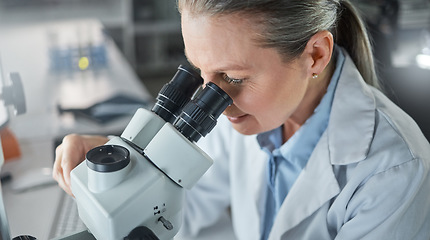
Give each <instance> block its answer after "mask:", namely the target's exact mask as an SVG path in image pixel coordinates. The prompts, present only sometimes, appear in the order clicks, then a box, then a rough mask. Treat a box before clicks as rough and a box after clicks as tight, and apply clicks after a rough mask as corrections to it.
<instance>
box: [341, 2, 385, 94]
mask: <svg viewBox="0 0 430 240" xmlns="http://www.w3.org/2000/svg"><path fill="white" fill-rule="evenodd" d="M339 3H340V7H339V10H338V22H337V27H336V30H335V33H334V34H335V42H336V44H337V45H339V46H342V47H343V48H345V49H346V51H347V52H348V53H349V54H350V56H351V58H352V60H353V61H354V63H355V64H356V67H357V69H358V71H359V72H360V74H361V76H362V77H363V79H364V81H365V82H366V83H368V84H369V85H372V86H374V87H376V88H380V84H379V81H378V78H377V75H376V70H375V64H374V59H373V53H372V47H371V44H370V40H369V36H368V34H367V30H366V27H365V25H364V23H363V21H362V19H361V17H360V15H359V13H358V11H357V10H356V8H355V7H354V6H353V5H352V4H351V3H350V2H349V1H348V0H340V1H339Z"/></svg>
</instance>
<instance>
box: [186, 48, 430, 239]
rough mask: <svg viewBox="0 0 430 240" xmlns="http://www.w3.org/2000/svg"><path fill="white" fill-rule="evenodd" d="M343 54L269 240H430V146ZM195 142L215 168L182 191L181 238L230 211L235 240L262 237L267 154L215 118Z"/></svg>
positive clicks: (401, 113)
mask: <svg viewBox="0 0 430 240" xmlns="http://www.w3.org/2000/svg"><path fill="white" fill-rule="evenodd" d="M344 54H345V56H346V59H345V64H344V67H343V71H342V73H341V76H340V79H339V82H338V85H337V89H336V92H335V95H334V100H333V105H332V110H331V114H330V120H329V124H328V127H327V130H326V131H325V132H324V134H323V135H322V137H321V139H320V141H319V142H318V144H317V146H316V148H315V150H314V151H313V153H312V155H311V157H310V159H309V162H308V163H307V165H306V167H305V168H304V169H303V171H302V172H301V174H300V175H299V177H298V179H297V180H296V182H295V183H294V185H293V187H292V189H291V191H290V192H289V193H288V195H287V197H286V198H285V200H284V202H283V204H282V206H281V208H280V210H279V212H278V214H277V216H276V219H275V222H274V224H273V228H272V231H271V233H270V236H269V239H294V240H295V239H318V240H320V239H348V240H350V239H377V240H379V239H390V240H392V239H401V240H406V239H425V240H428V239H430V176H429V168H430V145H429V143H428V141H427V140H426V139H425V137H424V136H423V134H422V133H421V131H420V130H419V128H418V126H417V125H416V124H415V122H414V121H413V120H412V119H411V118H410V117H409V116H408V115H406V114H405V113H404V112H403V111H402V110H400V109H399V108H398V107H397V106H395V105H394V104H393V103H391V102H390V101H389V100H388V99H387V98H386V97H385V96H384V95H383V94H381V93H380V92H379V91H378V90H376V89H374V88H372V87H370V86H368V85H366V83H365V82H364V81H363V79H362V78H361V76H360V74H359V72H358V71H357V69H356V67H355V66H354V64H353V62H352V60H351V58H350V57H349V56H348V54H347V53H344ZM423 104H426V103H423ZM267 117H270V116H267ZM199 144H200V146H201V147H202V149H203V150H205V151H206V152H207V153H208V154H209V155H210V156H211V157H212V158H213V159H214V162H215V163H214V165H213V166H212V167H211V168H210V169H209V170H208V172H207V173H206V174H205V175H204V176H203V177H202V179H200V181H199V182H198V183H197V184H196V186H195V187H194V188H193V189H191V190H190V191H188V192H187V201H186V207H185V209H184V213H185V217H184V223H183V229H182V233H183V234H188V233H189V234H196V233H197V232H198V231H199V230H200V229H202V228H204V227H207V226H210V225H211V224H213V223H214V222H216V221H217V219H218V218H219V216H220V215H221V214H222V212H224V211H225V210H226V209H227V208H229V207H230V210H231V217H232V222H233V227H234V231H235V234H236V236H237V238H238V239H243V240H251V239H260V236H261V232H262V228H261V226H262V224H261V222H262V218H263V216H264V214H263V212H264V207H265V202H264V201H265V196H266V193H265V191H266V176H265V174H266V165H267V155H266V153H264V152H263V151H262V150H261V149H260V147H259V145H258V143H257V140H256V136H255V135H254V136H244V135H241V134H239V133H238V132H236V131H235V130H234V129H232V127H231V125H230V123H229V122H228V120H226V118H224V117H221V118H220V119H219V123H218V125H217V127H216V128H215V129H214V130H213V131H212V132H211V133H209V134H208V136H207V137H206V138H204V139H201V140H200V143H199Z"/></svg>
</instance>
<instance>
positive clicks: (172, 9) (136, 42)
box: [0, 0, 430, 134]
mask: <svg viewBox="0 0 430 240" xmlns="http://www.w3.org/2000/svg"><path fill="white" fill-rule="evenodd" d="M353 2H355V3H356V4H357V6H358V7H359V9H360V10H361V12H362V14H363V16H364V17H365V19H366V23H367V25H368V27H369V32H370V34H371V37H372V39H373V40H372V41H373V45H374V53H375V57H376V59H377V67H378V73H379V75H380V76H381V80H382V83H383V87H384V90H385V92H386V93H387V95H388V96H389V97H390V98H392V99H393V100H394V101H395V102H396V103H397V104H399V105H400V106H401V107H403V108H404V109H405V110H406V111H407V112H408V113H409V114H411V115H412V116H413V117H415V118H416V119H417V121H418V122H419V123H420V125H421V126H422V128H424V129H423V130H424V131H425V132H426V133H427V134H428V132H430V129H429V128H430V121H429V110H428V109H429V107H427V106H426V105H427V103H428V102H429V100H430V98H429V97H428V96H430V94H428V92H429V90H430V74H429V71H430V1H429V0H353ZM82 18H94V19H98V20H100V22H101V23H102V24H103V26H104V29H105V33H106V34H107V35H109V37H111V38H112V39H113V40H114V42H115V43H116V45H117V46H118V48H119V49H120V51H121V52H122V53H123V55H124V56H125V58H126V60H127V61H128V63H129V64H130V65H131V66H132V68H133V69H134V71H135V72H136V74H137V76H138V77H139V79H140V80H141V81H142V82H143V83H144V85H145V86H146V87H147V88H148V90H149V91H150V93H151V94H152V95H153V96H155V95H156V93H157V92H158V90H159V89H160V88H161V86H162V85H163V84H164V83H166V82H167V81H169V80H170V78H171V76H173V74H174V72H175V70H176V66H178V64H180V63H183V62H185V61H186V60H185V57H184V52H183V48H184V46H183V42H182V37H181V33H180V16H179V14H178V11H177V9H176V1H175V0H121V1H118V0H0V25H14V24H25V23H28V22H32V23H34V22H49V21H60V20H67V19H82ZM52 38H55V37H52ZM51 40H52V39H51ZM65 41H67V40H65ZM101 61H102V62H103V59H102V60H101Z"/></svg>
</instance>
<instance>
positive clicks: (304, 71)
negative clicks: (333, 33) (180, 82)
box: [182, 9, 310, 135]
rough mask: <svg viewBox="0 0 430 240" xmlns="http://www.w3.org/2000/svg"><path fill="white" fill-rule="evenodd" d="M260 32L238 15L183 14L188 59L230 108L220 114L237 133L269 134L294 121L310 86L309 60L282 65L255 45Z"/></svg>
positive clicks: (273, 53)
mask: <svg viewBox="0 0 430 240" xmlns="http://www.w3.org/2000/svg"><path fill="white" fill-rule="evenodd" d="M257 33H258V31H257V30H256V27H255V26H253V24H252V21H249V20H246V19H245V18H244V17H243V16H240V15H225V16H217V17H210V16H206V15H200V16H194V15H189V14H188V12H187V11H186V10H185V9H184V10H183V11H182V34H183V38H184V42H185V52H186V55H187V58H188V60H189V61H190V63H191V64H192V65H194V66H195V67H196V68H198V69H200V72H201V75H202V77H203V79H204V80H205V83H207V82H214V83H215V84H217V85H218V86H220V87H221V88H222V89H223V90H224V91H226V92H227V93H228V94H229V95H230V96H231V97H232V98H233V104H232V105H231V106H229V107H228V108H227V109H226V110H225V112H224V114H225V115H226V116H227V117H228V119H229V120H230V122H231V123H232V124H233V127H234V128H235V129H236V130H237V131H238V132H240V133H242V134H246V135H250V134H256V133H261V132H265V131H268V130H272V129H274V128H276V127H279V126H281V125H282V124H283V123H285V122H286V121H287V120H288V119H289V118H290V117H292V116H294V114H295V112H297V109H299V108H298V107H299V105H300V103H301V102H302V100H303V99H304V96H305V93H306V90H307V88H308V83H309V74H310V73H309V67H308V66H309V65H310V63H309V61H307V60H306V58H303V57H299V58H297V59H296V60H294V61H290V62H285V61H282V58H281V55H280V54H279V53H278V52H277V51H276V50H275V49H273V48H263V47H261V46H258V45H257V43H256V41H255V38H256V34H257Z"/></svg>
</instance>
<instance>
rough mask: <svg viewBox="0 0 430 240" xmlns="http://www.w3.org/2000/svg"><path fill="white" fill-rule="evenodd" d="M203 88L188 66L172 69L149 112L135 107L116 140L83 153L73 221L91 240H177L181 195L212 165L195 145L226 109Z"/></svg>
mask: <svg viewBox="0 0 430 240" xmlns="http://www.w3.org/2000/svg"><path fill="white" fill-rule="evenodd" d="M202 83H203V79H202V78H201V77H200V76H199V74H197V73H196V72H195V71H194V70H193V69H192V68H189V67H186V66H182V65H181V66H179V68H178V71H177V73H176V75H175V76H174V77H173V79H172V80H171V81H170V82H169V83H168V84H166V85H165V86H164V87H163V88H162V89H161V91H160V93H159V94H158V97H157V102H156V104H155V105H154V107H153V108H152V110H151V111H150V110H146V109H143V108H141V109H138V110H137V112H136V113H135V115H134V116H133V118H132V119H131V121H130V122H129V124H128V125H127V127H126V128H125V130H124V132H123V133H122V134H121V136H119V137H113V138H111V139H110V140H109V142H108V143H106V144H105V145H103V146H100V147H96V148H94V149H92V150H90V151H89V152H88V153H87V155H86V160H85V161H84V162H82V163H81V164H80V165H78V166H77V167H76V168H75V169H73V171H72V172H71V188H72V192H73V194H74V196H75V198H76V202H77V206H78V211H79V215H80V218H81V219H82V221H83V222H84V223H85V225H86V226H87V227H88V230H89V231H90V232H91V234H92V235H93V236H94V237H95V238H97V239H103V240H110V239H112V240H114V239H115V240H116V239H132V238H133V237H136V236H138V237H140V238H137V239H172V238H173V237H174V236H175V235H176V233H177V232H178V230H179V228H180V227H181V220H182V206H183V201H184V191H185V189H190V188H192V187H193V185H194V184H195V183H196V182H197V180H198V179H199V178H200V177H201V176H202V175H203V174H204V173H205V172H206V171H207V170H208V168H209V167H210V166H211V165H212V159H211V158H210V157H209V156H208V155H207V154H206V153H205V152H203V151H202V150H201V149H200V148H199V147H198V146H197V145H196V144H195V142H196V141H198V140H199V139H200V138H201V137H204V136H205V135H206V134H207V133H208V132H210V131H211V130H212V129H213V127H214V126H215V124H216V119H217V118H218V117H219V115H220V114H221V113H222V112H223V111H224V110H225V108H227V106H229V105H230V104H231V103H232V99H231V98H230V97H229V96H228V95H227V94H226V93H225V92H224V91H223V90H222V89H221V88H219V87H218V86H217V85H215V84H214V83H208V84H207V85H206V86H205V87H204V88H203V89H201V90H199V91H197V90H198V88H199V87H200V86H201V85H202ZM196 92H197V93H196ZM193 95H195V96H194V97H192V96H193Z"/></svg>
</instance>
